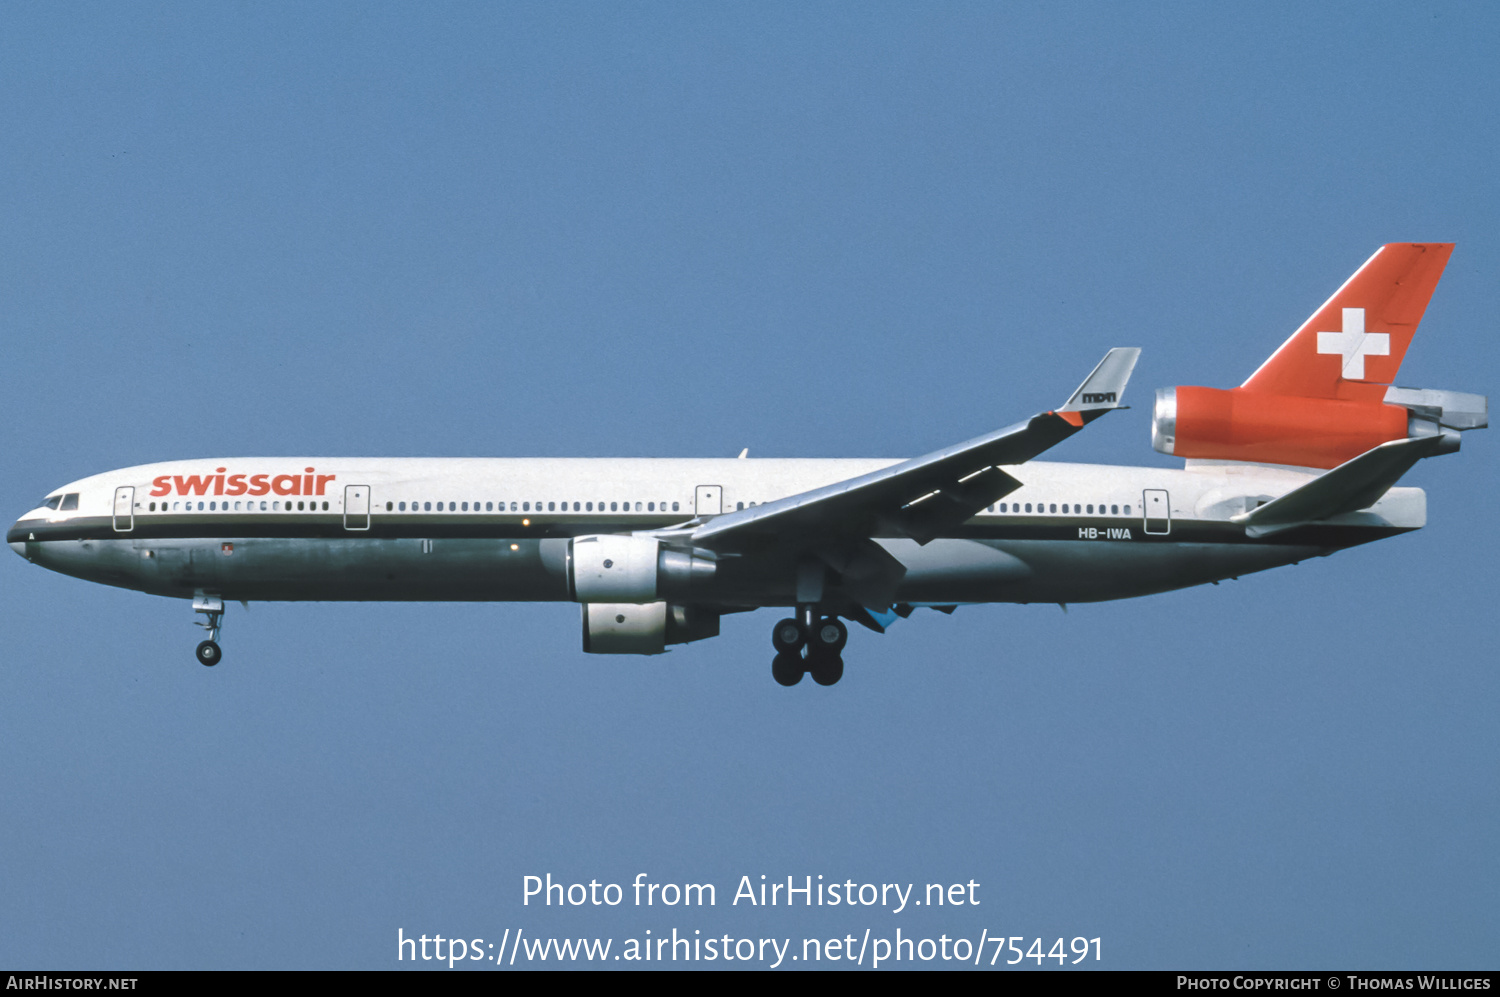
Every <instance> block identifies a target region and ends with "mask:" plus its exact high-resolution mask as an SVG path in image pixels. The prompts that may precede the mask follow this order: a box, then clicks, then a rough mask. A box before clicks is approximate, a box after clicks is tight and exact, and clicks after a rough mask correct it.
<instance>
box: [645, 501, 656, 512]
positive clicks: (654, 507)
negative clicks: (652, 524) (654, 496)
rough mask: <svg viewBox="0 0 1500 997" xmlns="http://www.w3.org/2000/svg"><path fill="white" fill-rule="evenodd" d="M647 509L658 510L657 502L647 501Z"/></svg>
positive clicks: (649, 510)
mask: <svg viewBox="0 0 1500 997" xmlns="http://www.w3.org/2000/svg"><path fill="white" fill-rule="evenodd" d="M646 511H647V512H655V511H656V503H655V502H647V503H646Z"/></svg>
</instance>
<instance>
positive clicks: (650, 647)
mask: <svg viewBox="0 0 1500 997" xmlns="http://www.w3.org/2000/svg"><path fill="white" fill-rule="evenodd" d="M582 609H583V650H584V652H585V653H588V654H661V653H662V652H663V651H664V650H666V646H667V645H668V644H686V643H688V642H690V641H695V640H703V639H705V638H708V637H717V636H719V614H718V613H714V612H710V611H708V610H705V609H701V608H699V607H697V606H674V605H669V604H668V603H665V602H649V603H645V604H644V605H643V604H640V603H634V602H627V603H603V602H594V603H586V604H585V605H584V606H583V607H582Z"/></svg>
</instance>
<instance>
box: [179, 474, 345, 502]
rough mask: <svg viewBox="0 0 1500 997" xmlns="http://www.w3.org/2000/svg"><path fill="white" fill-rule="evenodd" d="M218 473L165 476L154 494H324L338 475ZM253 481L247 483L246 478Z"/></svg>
mask: <svg viewBox="0 0 1500 997" xmlns="http://www.w3.org/2000/svg"><path fill="white" fill-rule="evenodd" d="M214 471H215V472H216V473H214V474H188V475H182V474H163V475H161V476H160V477H157V478H153V479H152V481H151V486H152V487H151V494H152V495H155V496H157V497H160V496H162V495H171V494H172V493H173V492H174V491H175V492H176V493H177V494H178V495H272V494H275V495H324V494H326V491H325V489H326V488H327V487H328V482H330V481H332V480H334V479H335V478H336V477H338V475H336V474H317V473H315V472H316V471H317V469H316V468H312V467H309V468H304V469H303V473H302V474H277V475H274V476H273V475H270V474H249V475H246V474H228V475H226V473H225V472H227V471H228V468H224V467H216V468H214ZM247 478H248V479H249V480H248V481H246V479H247Z"/></svg>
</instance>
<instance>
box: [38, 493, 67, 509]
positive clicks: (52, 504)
mask: <svg viewBox="0 0 1500 997" xmlns="http://www.w3.org/2000/svg"><path fill="white" fill-rule="evenodd" d="M61 501H62V496H61V495H48V496H47V497H46V498H44V499H42V505H44V506H46V507H47V508H48V509H53V510H55V509H56V508H57V504H58V503H59V502H61Z"/></svg>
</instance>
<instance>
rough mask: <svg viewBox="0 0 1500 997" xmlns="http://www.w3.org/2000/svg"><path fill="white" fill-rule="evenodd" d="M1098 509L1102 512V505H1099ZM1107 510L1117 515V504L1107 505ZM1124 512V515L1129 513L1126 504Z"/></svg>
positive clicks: (1118, 511)
mask: <svg viewBox="0 0 1500 997" xmlns="http://www.w3.org/2000/svg"><path fill="white" fill-rule="evenodd" d="M1099 511H1100V512H1103V511H1104V506H1102V505H1101V506H1100V507H1099ZM1109 511H1110V512H1112V513H1114V514H1115V515H1117V516H1118V515H1119V514H1120V507H1119V506H1117V505H1112V506H1110V507H1109ZM1125 513H1126V515H1129V513H1130V508H1129V507H1128V506H1127V507H1126V509H1125Z"/></svg>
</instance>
